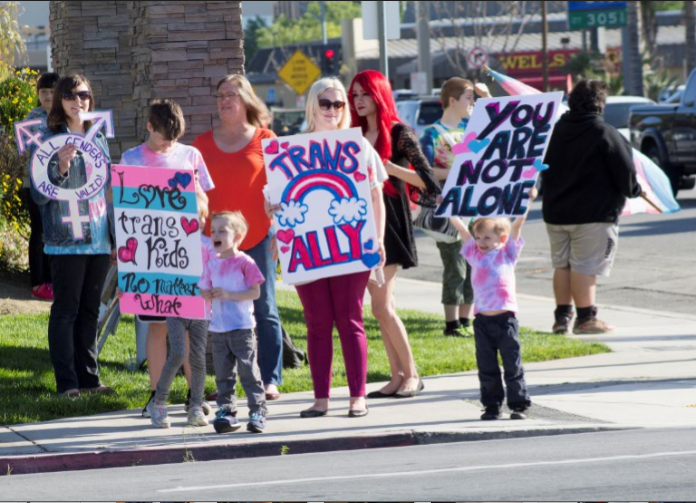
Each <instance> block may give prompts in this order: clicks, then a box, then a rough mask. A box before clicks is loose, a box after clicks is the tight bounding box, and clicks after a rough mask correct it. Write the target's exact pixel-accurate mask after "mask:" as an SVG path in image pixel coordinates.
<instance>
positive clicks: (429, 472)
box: [157, 451, 696, 493]
mask: <svg viewBox="0 0 696 503" xmlns="http://www.w3.org/2000/svg"><path fill="white" fill-rule="evenodd" d="M694 455H696V451H681V452H676V451H674V452H655V453H652V454H625V455H622V456H609V457H605V458H578V459H562V460H555V461H534V462H531V463H509V464H503V465H501V464H495V465H480V466H459V467H456V468H440V469H437V470H419V471H409V472H389V473H363V474H360V475H338V476H333V477H311V478H305V479H288V480H266V481H263V482H244V483H240V484H220V485H215V486H210V485H208V486H192V487H175V488H171V489H158V490H157V492H158V493H182V492H194V491H195V492H202V491H210V490H216V489H235V488H239V487H258V486H279V485H285V484H306V483H311V482H328V481H338V480H356V479H357V480H365V479H380V478H393V477H412V476H414V475H432V474H437V473H454V472H473V471H478V470H500V469H505V468H528V467H533V466H549V465H574V464H583V463H597V462H612V461H626V460H631V459H649V458H666V457H677V456H694Z"/></svg>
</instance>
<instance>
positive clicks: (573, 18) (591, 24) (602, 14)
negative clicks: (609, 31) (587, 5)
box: [568, 8, 626, 30]
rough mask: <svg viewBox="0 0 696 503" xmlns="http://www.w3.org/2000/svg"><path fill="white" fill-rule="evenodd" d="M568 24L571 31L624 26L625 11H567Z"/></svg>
mask: <svg viewBox="0 0 696 503" xmlns="http://www.w3.org/2000/svg"><path fill="white" fill-rule="evenodd" d="M568 23H569V24H570V29H571V30H584V29H586V28H597V27H599V26H606V27H608V28H615V27H620V26H626V9H625V8H624V9H605V10H582V11H569V12H568Z"/></svg>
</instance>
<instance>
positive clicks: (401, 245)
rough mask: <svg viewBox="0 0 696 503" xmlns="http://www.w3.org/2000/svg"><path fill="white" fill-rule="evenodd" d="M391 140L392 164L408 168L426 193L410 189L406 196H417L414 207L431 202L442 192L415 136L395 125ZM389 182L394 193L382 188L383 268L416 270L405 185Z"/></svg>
mask: <svg viewBox="0 0 696 503" xmlns="http://www.w3.org/2000/svg"><path fill="white" fill-rule="evenodd" d="M391 140H392V152H391V162H393V163H394V164H398V165H399V166H401V167H404V168H408V165H409V164H410V165H411V166H413V168H414V169H415V170H416V173H417V174H418V176H419V177H420V179H421V180H423V182H424V183H425V186H426V189H425V190H418V189H416V188H414V187H409V192H411V194H413V195H415V196H416V197H415V200H416V202H417V203H421V202H423V203H425V202H426V201H432V200H433V199H434V198H435V197H436V196H437V195H438V194H440V192H441V189H440V184H439V183H438V182H437V180H435V175H434V174H433V170H432V168H431V167H430V164H428V160H427V159H426V158H425V155H423V151H422V150H421V148H420V144H419V143H418V138H417V137H416V135H415V134H414V133H413V131H412V130H411V128H410V127H408V126H406V125H405V124H401V123H396V124H394V126H392V130H391ZM389 182H390V184H391V186H392V187H393V189H394V190H390V187H387V186H385V188H384V205H385V208H386V228H385V232H384V248H385V251H386V255H387V261H386V265H392V264H398V265H400V266H401V267H402V268H404V269H408V268H410V267H416V266H417V265H418V254H417V252H416V242H415V239H414V238H413V223H412V218H411V209H410V208H409V196H408V194H407V189H406V184H405V183H404V182H403V181H402V180H399V179H398V178H396V177H394V176H390V177H389ZM394 192H395V193H394Z"/></svg>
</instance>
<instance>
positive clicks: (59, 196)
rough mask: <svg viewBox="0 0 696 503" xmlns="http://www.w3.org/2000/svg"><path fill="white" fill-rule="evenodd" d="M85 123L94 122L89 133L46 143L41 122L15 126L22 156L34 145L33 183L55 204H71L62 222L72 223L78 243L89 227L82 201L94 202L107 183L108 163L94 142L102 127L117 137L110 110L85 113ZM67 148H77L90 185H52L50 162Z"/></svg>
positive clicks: (62, 137) (51, 139) (74, 237)
mask: <svg viewBox="0 0 696 503" xmlns="http://www.w3.org/2000/svg"><path fill="white" fill-rule="evenodd" d="M80 118H81V119H82V120H90V121H93V123H92V127H91V128H90V129H89V131H87V133H86V134H84V135H82V134H77V133H67V134H59V135H56V136H52V137H51V138H49V139H48V140H46V141H43V139H42V137H41V136H42V135H41V132H40V131H38V130H37V127H38V126H40V125H41V122H42V121H41V119H30V120H26V121H21V122H17V123H16V124H15V126H14V129H15V138H16V141H17V148H18V149H19V152H20V153H24V151H25V150H26V149H27V148H28V147H29V145H35V146H36V147H35V150H34V153H33V154H32V158H31V180H32V184H33V185H34V187H35V188H36V190H37V191H38V192H40V193H41V194H42V195H43V196H45V197H48V198H50V199H54V200H56V201H67V202H68V216H66V217H63V223H66V224H69V225H70V229H71V231H72V234H73V239H74V240H75V241H81V240H83V239H84V238H85V237H84V231H83V227H82V226H83V224H89V221H90V217H89V213H88V214H82V213H80V205H79V204H78V203H79V201H84V200H88V199H91V198H92V197H94V196H96V195H97V194H99V192H101V191H102V190H103V189H104V187H106V185H107V181H108V172H107V170H108V162H107V160H106V158H105V157H104V154H103V153H102V151H101V149H100V148H99V146H98V145H97V144H96V143H95V142H94V138H95V137H96V136H97V133H98V132H99V130H100V129H101V128H102V127H103V128H104V129H105V132H106V137H107V138H113V137H114V123H113V118H112V113H111V110H100V111H94V112H83V113H81V114H80ZM65 145H74V146H76V147H77V151H78V155H81V156H82V157H83V158H84V160H85V166H86V170H87V182H86V183H85V184H84V185H83V186H82V187H78V188H71V189H65V188H63V187H61V186H59V185H55V184H54V183H53V182H51V180H50V178H49V176H48V163H49V161H50V160H51V158H52V157H53V156H54V155H55V154H56V153H57V152H58V150H59V149H60V148H61V147H63V146H65Z"/></svg>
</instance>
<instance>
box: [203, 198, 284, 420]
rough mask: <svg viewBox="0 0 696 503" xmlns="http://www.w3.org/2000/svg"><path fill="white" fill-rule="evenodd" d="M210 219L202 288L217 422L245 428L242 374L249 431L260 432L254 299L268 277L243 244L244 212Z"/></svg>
mask: <svg viewBox="0 0 696 503" xmlns="http://www.w3.org/2000/svg"><path fill="white" fill-rule="evenodd" d="M210 223H211V225H210V240H211V243H212V249H211V250H210V254H209V257H208V260H207V262H206V264H205V266H204V268H203V276H202V277H201V281H200V283H199V287H200V288H201V295H202V296H203V298H205V299H206V300H211V301H212V303H213V314H212V319H211V322H210V333H211V336H212V339H213V362H214V365H215V382H216V384H217V390H218V396H217V404H218V407H219V408H220V409H219V410H218V412H217V416H216V417H215V421H213V426H214V427H215V431H216V432H218V433H228V432H233V431H236V430H238V429H239V428H240V427H241V424H240V423H239V421H238V420H237V396H236V388H237V373H239V380H240V382H241V384H242V388H243V389H244V392H245V393H246V396H247V403H248V405H249V422H248V423H247V431H249V432H252V433H262V432H263V430H264V429H265V427H266V413H267V411H266V393H265V391H264V387H263V382H262V381H261V371H260V370H259V366H258V363H257V362H256V337H255V336H254V327H255V326H256V321H255V319H254V300H256V299H258V298H259V296H260V295H261V287H260V285H261V283H263V282H264V277H263V274H261V271H260V270H259V268H258V266H257V265H256V262H254V259H252V258H251V257H250V256H249V255H247V254H246V253H244V252H243V251H241V250H240V249H239V245H240V244H241V242H242V241H243V240H244V237H245V236H246V233H247V222H246V220H245V219H244V217H243V216H242V214H241V213H240V212H237V211H223V212H221V213H216V214H214V215H213V217H212V219H211V221H210ZM271 281H273V278H271Z"/></svg>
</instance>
